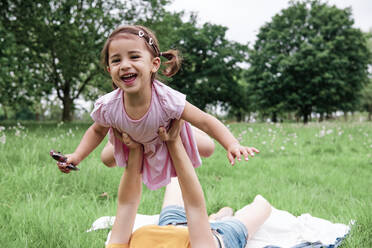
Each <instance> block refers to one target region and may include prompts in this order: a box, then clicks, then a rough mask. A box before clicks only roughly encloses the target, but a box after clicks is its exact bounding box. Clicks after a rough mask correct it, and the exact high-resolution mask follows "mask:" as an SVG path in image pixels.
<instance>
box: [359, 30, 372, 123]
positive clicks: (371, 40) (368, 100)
mask: <svg viewBox="0 0 372 248" xmlns="http://www.w3.org/2000/svg"><path fill="white" fill-rule="evenodd" d="M366 36H367V37H368V40H367V46H368V49H369V51H370V52H371V53H372V29H371V30H370V32H369V33H367V34H366ZM371 61H372V59H371ZM370 65H371V62H370ZM361 103H362V108H363V109H364V110H365V111H367V113H368V120H369V121H372V78H370V79H369V83H368V84H367V85H366V86H365V87H364V88H363V90H362V99H361Z"/></svg>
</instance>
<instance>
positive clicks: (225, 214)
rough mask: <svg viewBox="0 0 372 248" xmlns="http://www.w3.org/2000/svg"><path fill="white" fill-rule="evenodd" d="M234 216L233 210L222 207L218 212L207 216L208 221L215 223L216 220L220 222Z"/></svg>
mask: <svg viewBox="0 0 372 248" xmlns="http://www.w3.org/2000/svg"><path fill="white" fill-rule="evenodd" d="M233 215H234V210H233V209H232V208H230V207H223V208H221V209H220V210H218V212H217V213H214V214H211V215H210V216H209V220H212V221H216V220H222V219H223V218H225V217H231V216H233Z"/></svg>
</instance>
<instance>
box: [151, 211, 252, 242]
mask: <svg viewBox="0 0 372 248" xmlns="http://www.w3.org/2000/svg"><path fill="white" fill-rule="evenodd" d="M186 223H187V219H186V212H185V209H184V208H183V207H180V206H176V205H172V206H167V207H165V208H163V209H162V210H161V213H160V216H159V224H158V225H159V226H167V225H182V224H186ZM210 225H211V229H213V230H216V231H217V232H218V233H219V234H220V235H221V236H222V239H223V242H224V244H225V248H244V247H245V245H246V243H247V238H248V231H247V228H246V227H245V225H244V224H243V223H242V222H241V221H239V220H238V219H235V218H231V219H226V220H222V221H216V222H211V223H210Z"/></svg>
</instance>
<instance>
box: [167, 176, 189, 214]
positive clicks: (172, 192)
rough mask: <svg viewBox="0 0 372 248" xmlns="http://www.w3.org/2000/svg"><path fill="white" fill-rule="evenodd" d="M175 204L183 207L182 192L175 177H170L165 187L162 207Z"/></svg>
mask: <svg viewBox="0 0 372 248" xmlns="http://www.w3.org/2000/svg"><path fill="white" fill-rule="evenodd" d="M172 205H177V206H180V207H183V206H184V204H183V200H182V192H181V188H180V185H179V183H178V178H177V177H172V179H171V182H170V183H169V184H168V185H167V187H166V188H165V193H164V200H163V206H162V208H165V207H167V206H172Z"/></svg>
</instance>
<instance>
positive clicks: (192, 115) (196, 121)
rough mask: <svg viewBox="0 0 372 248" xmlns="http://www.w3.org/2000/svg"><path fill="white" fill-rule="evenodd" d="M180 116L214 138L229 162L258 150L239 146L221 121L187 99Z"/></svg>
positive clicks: (246, 157) (232, 162)
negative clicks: (225, 152) (223, 149)
mask: <svg viewBox="0 0 372 248" xmlns="http://www.w3.org/2000/svg"><path fill="white" fill-rule="evenodd" d="M181 118H182V119H183V120H185V121H188V122H190V123H191V124H192V125H194V126H195V127H197V128H199V129H201V130H203V131H204V132H206V133H207V134H208V135H209V136H211V137H213V138H214V139H216V140H217V141H218V142H219V143H220V144H221V145H222V146H223V147H224V148H225V149H226V151H227V157H228V159H229V161H230V163H231V164H234V163H235V158H237V159H238V160H241V155H243V157H244V158H245V160H248V155H251V156H253V155H254V152H256V153H258V152H259V151H258V150H257V149H256V148H254V147H244V146H241V145H240V143H239V141H238V140H237V139H236V138H235V137H234V136H233V134H232V133H231V132H230V130H229V129H228V128H227V127H226V126H225V125H224V124H223V123H222V122H220V121H219V120H217V118H215V117H214V116H212V115H210V114H207V113H205V112H203V111H201V110H200V109H198V108H197V107H195V106H194V105H192V104H191V103H189V102H187V101H186V105H185V109H184V111H183V113H182V115H181Z"/></svg>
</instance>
